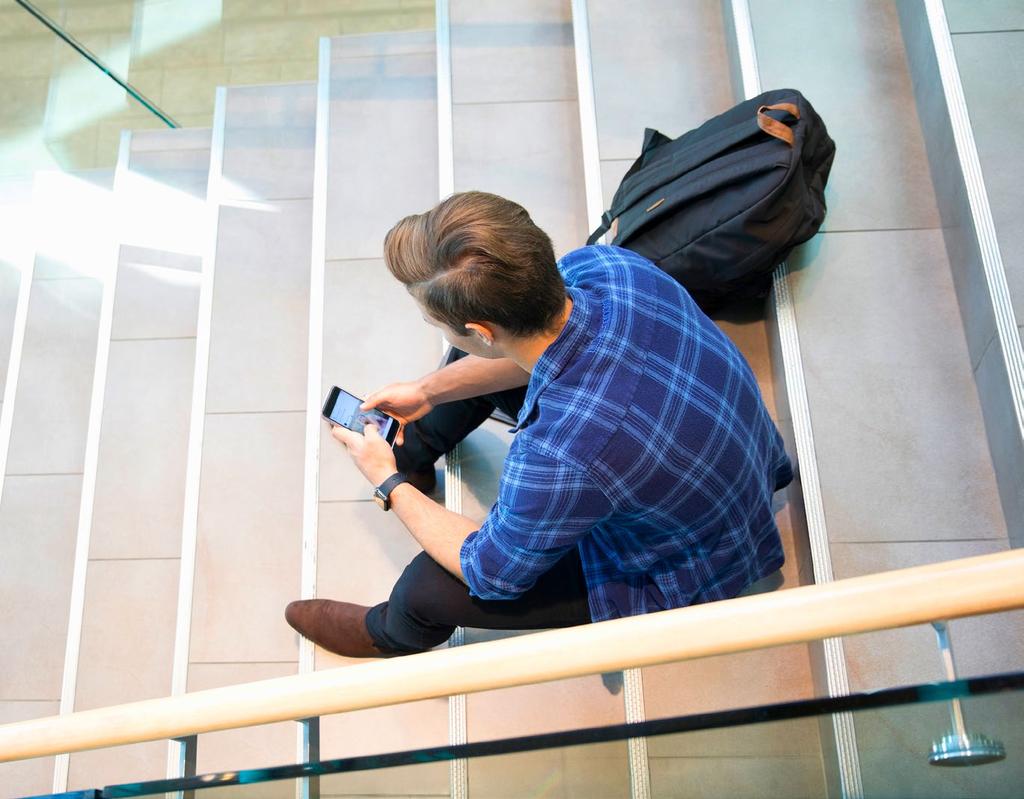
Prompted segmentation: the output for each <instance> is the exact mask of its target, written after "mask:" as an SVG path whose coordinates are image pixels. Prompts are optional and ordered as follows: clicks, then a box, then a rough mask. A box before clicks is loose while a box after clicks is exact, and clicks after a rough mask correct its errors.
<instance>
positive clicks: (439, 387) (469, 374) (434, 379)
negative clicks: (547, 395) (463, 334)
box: [421, 355, 530, 407]
mask: <svg viewBox="0 0 1024 799" xmlns="http://www.w3.org/2000/svg"><path fill="white" fill-rule="evenodd" d="M529 382H530V375H529V373H528V372H525V371H523V370H522V369H521V368H520V367H519V366H517V365H516V363H515V362H514V361H512V360H511V359H509V358H499V359H491V358H481V357H479V356H477V355H467V356H466V357H465V358H460V359H459V360H457V361H455V362H454V363H450V364H448V366H445V367H444V368H443V369H438V370H437V371H436V372H431V373H430V374H429V375H427V376H426V377H424V378H423V379H422V381H421V383H422V385H423V390H424V391H425V392H426V393H427V396H428V397H429V398H430V402H431V404H432V405H434V406H435V407H436V406H437V405H440V404H441V403H444V402H455V401H457V400H463V399H469V398H470V397H479V396H480V395H481V394H493V393H494V392H496V391H506V390H508V389H510V388H520V387H521V386H525V385H526V384H527V383H529Z"/></svg>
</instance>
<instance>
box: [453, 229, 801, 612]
mask: <svg viewBox="0 0 1024 799" xmlns="http://www.w3.org/2000/svg"><path fill="white" fill-rule="evenodd" d="M559 269H560V270H561V272H562V275H563V277H564V278H565V283H566V288H567V291H568V294H569V296H570V297H571V299H572V302H573V308H572V313H571V314H570V316H569V320H568V322H567V324H566V326H565V329H564V330H563V331H562V332H561V334H560V335H559V337H558V339H557V340H556V341H555V342H554V343H552V344H551V346H549V347H548V348H547V349H546V350H545V351H544V354H543V355H542V356H541V358H540V360H539V361H538V362H537V364H536V366H535V367H534V370H533V373H532V375H531V376H530V383H529V386H528V387H527V393H526V401H525V402H524V404H523V408H522V411H521V412H520V414H519V419H518V425H517V427H516V428H515V430H516V431H518V435H517V436H516V437H515V439H514V440H513V442H512V446H511V449H510V450H509V453H508V457H507V458H506V459H505V466H504V470H503V472H502V476H501V485H500V488H499V496H498V501H497V503H496V504H495V505H494V507H493V508H492V509H491V512H490V514H489V515H488V516H487V518H486V520H485V521H484V523H483V525H482V526H481V527H480V529H479V530H478V531H477V532H474V533H471V534H470V535H469V537H468V538H466V541H465V543H464V544H463V546H462V551H461V562H462V571H463V574H464V576H465V578H466V582H467V584H468V585H469V590H470V594H471V595H472V596H476V597H480V598H482V599H512V598H514V597H516V596H519V595H520V594H522V593H523V592H524V591H526V590H528V589H529V588H530V587H532V586H533V584H534V582H535V581H536V580H537V578H538V577H539V576H540V575H541V574H543V573H544V572H546V571H547V570H548V569H550V568H551V567H552V566H554V565H555V563H556V562H557V561H558V560H559V559H560V558H561V557H562V556H563V555H565V554H566V553H567V552H568V551H569V550H571V549H572V548H573V547H578V548H579V552H580V558H581V560H582V563H583V573H584V577H585V579H586V584H587V591H588V600H589V605H590V615H591V618H592V619H593V620H594V621H601V620H604V619H611V618H616V617H619V616H630V615H636V614H639V613H647V612H650V611H656V610H662V609H665V608H674V607H681V606H684V605H690V604H694V603H697V602H707V601H709V600H715V599H726V598H729V597H732V596H735V595H736V594H737V593H739V592H740V591H741V590H742V589H743V588H745V587H746V586H747V585H749V584H750V583H752V582H754V581H755V580H757V579H759V578H761V577H763V576H765V575H766V574H769V573H771V572H773V571H775V570H776V569H778V568H779V567H780V566H781V565H782V561H783V553H782V544H781V542H780V540H779V531H778V528H777V527H776V526H775V519H774V516H773V514H772V509H771V503H772V494H773V492H774V491H775V489H776V488H778V487H781V486H783V485H785V484H787V483H788V482H789V481H790V480H792V478H793V473H792V469H791V466H790V463H789V459H788V458H787V456H786V453H785V451H784V449H783V445H782V439H781V437H780V436H779V433H778V430H777V429H776V428H775V425H774V423H773V422H772V420H771V418H770V417H769V416H768V411H767V410H766V409H765V406H764V402H763V401H762V399H761V394H760V391H759V389H758V385H757V381H756V380H755V379H754V375H753V374H752V373H751V371H750V367H749V366H748V365H747V363H746V361H745V360H744V359H743V356H742V355H741V354H740V353H739V351H738V350H737V349H736V347H735V346H734V345H733V344H732V342H731V341H729V339H728V338H727V337H726V336H725V335H724V334H723V333H722V332H721V331H720V330H719V329H718V328H717V327H716V326H715V325H714V323H713V322H711V320H710V319H708V317H707V316H705V315H704V314H703V313H702V312H701V311H700V310H699V309H698V308H697V306H696V305H695V304H694V302H693V300H692V299H691V298H690V296H689V294H687V293H686V291H684V290H683V289H682V288H681V287H680V286H679V285H678V284H677V283H676V282H675V281H674V280H672V279H671V278H669V277H668V276H667V275H665V274H664V273H662V272H661V271H659V270H658V269H657V268H656V267H655V266H653V265H652V264H651V263H650V262H649V261H647V260H646V259H644V258H642V257H641V256H639V255H637V254H636V253H633V252H630V251H629V250H624V249H621V248H618V247H603V246H599V247H584V248H583V249H579V250H576V251H574V252H571V253H569V254H568V255H566V256H565V257H564V258H562V260H561V261H560V262H559Z"/></svg>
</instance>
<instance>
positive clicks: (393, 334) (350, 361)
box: [320, 260, 441, 500]
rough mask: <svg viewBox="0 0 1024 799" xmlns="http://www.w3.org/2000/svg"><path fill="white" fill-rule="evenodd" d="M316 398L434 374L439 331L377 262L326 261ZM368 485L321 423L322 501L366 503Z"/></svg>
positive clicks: (367, 391) (363, 394)
mask: <svg viewBox="0 0 1024 799" xmlns="http://www.w3.org/2000/svg"><path fill="white" fill-rule="evenodd" d="M324 292H325V294H324V350H323V352H324V355H323V357H324V360H323V385H322V391H321V395H322V396H323V397H326V396H327V393H328V391H330V389H331V387H332V386H335V385H336V386H338V387H340V388H342V389H344V390H345V391H348V392H350V393H352V394H355V395H356V396H357V397H366V396H368V395H369V394H370V393H371V392H373V391H375V390H377V389H379V388H381V387H383V386H385V385H387V384H388V383H393V382H398V381H402V380H415V379H416V378H418V377H421V376H422V375H425V374H427V373H428V372H432V371H433V370H434V369H435V368H436V367H437V364H438V361H439V359H440V356H441V334H440V332H438V331H437V330H436V329H435V328H433V327H431V326H430V325H428V324H426V323H425V322H424V321H423V318H422V317H421V315H420V312H419V310H418V308H417V307H416V304H415V302H413V300H412V298H411V297H410V296H409V293H408V292H407V291H406V290H405V288H404V287H403V286H402V284H401V283H399V282H398V281H397V280H395V279H394V278H393V277H392V276H391V273H390V272H388V271H387V268H386V267H385V266H384V262H383V261H382V260H368V261H331V262H328V264H327V268H326V277H325V289H324ZM369 490H370V489H369V488H368V484H367V482H366V480H365V479H364V478H363V476H362V475H361V474H359V472H358V470H357V469H356V468H355V466H354V465H353V464H352V459H351V458H350V457H349V456H348V454H347V453H346V452H345V450H344V448H343V447H342V446H341V445H340V444H339V443H338V442H337V441H335V440H334V439H333V438H331V435H330V430H329V428H328V426H327V424H326V423H324V424H323V425H322V427H321V432H320V499H321V500H363V499H367V497H368V491H369Z"/></svg>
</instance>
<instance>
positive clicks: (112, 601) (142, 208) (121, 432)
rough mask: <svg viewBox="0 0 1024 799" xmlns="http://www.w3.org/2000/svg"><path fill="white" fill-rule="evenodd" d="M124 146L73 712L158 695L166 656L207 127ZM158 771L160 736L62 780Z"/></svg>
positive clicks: (142, 137)
mask: <svg viewBox="0 0 1024 799" xmlns="http://www.w3.org/2000/svg"><path fill="white" fill-rule="evenodd" d="M125 146H127V147H128V148H129V150H128V155H127V157H126V158H124V159H123V165H124V169H123V171H122V172H120V173H119V174H118V177H117V181H116V184H115V190H116V193H117V197H116V199H117V201H118V203H119V208H120V211H121V213H122V214H123V219H124V223H125V225H124V229H123V231H122V233H121V234H120V239H121V242H122V243H121V247H120V256H119V260H118V264H117V275H116V283H115V286H116V288H115V295H114V301H113V306H112V309H111V313H112V318H111V324H110V331H111V341H110V343H109V348H110V349H109V359H108V362H107V370H106V374H105V375H104V379H105V381H106V388H105V392H104V405H103V412H102V415H101V416H100V419H99V423H100V425H101V430H100V440H99V448H98V456H97V462H96V476H95V494H94V498H93V505H92V518H91V527H90V529H89V552H88V555H89V559H88V562H87V566H86V568H87V573H86V591H85V595H84V602H83V609H82V614H81V620H80V623H81V629H82V632H81V648H80V655H79V659H78V666H77V669H78V671H77V680H76V683H75V686H74V691H75V694H74V709H75V710H88V709H91V708H96V707H104V706H108V705H114V704H118V703H121V702H129V701H135V700H142V699H150V698H156V697H160V696H166V695H167V694H168V693H169V690H170V686H171V668H172V663H173V653H174V635H175V632H174V631H175V616H176V611H177V604H178V596H177V595H178V582H179V566H180V556H181V529H182V508H183V504H184V494H185V472H186V459H187V444H188V429H189V417H190V412H191V405H192V378H193V373H194V371H195V335H196V313H197V311H198V302H199V286H200V274H199V270H200V268H201V263H202V262H201V257H200V255H199V253H200V252H201V246H202V243H203V241H202V230H203V228H204V224H203V223H204V221H205V213H204V211H205V195H206V181H207V175H208V173H209V163H210V131H209V130H202V129H199V130H189V129H179V130H168V131H140V132H137V133H134V134H132V135H131V136H130V137H128V138H127V140H125V141H123V142H122V147H125ZM197 228H198V231H197ZM166 764H167V745H166V744H165V743H163V742H153V743H148V744H142V745H138V746H132V747H121V748H118V749H107V750H100V751H96V752H84V753H79V754H76V755H73V756H72V757H71V759H70V764H69V771H68V773H69V783H68V785H69V787H70V788H72V789H85V788H89V787H93V786H96V785H105V784H111V783H114V782H119V781H124V780H126V779H130V780H152V779H160V778H162V777H164V776H166V768H167V765H166Z"/></svg>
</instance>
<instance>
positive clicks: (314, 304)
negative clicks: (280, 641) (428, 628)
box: [296, 36, 331, 799]
mask: <svg viewBox="0 0 1024 799" xmlns="http://www.w3.org/2000/svg"><path fill="white" fill-rule="evenodd" d="M330 92H331V40H330V38H329V37H326V36H324V37H322V38H321V39H320V42H319V53H318V73H317V89H316V95H317V101H316V144H315V148H314V157H313V232H312V257H311V261H310V281H309V350H308V352H309V364H308V369H307V375H306V380H307V382H306V465H305V474H304V477H303V480H304V483H303V497H302V577H301V596H302V599H313V598H314V597H316V570H317V544H318V535H319V521H320V424H321V421H320V401H321V381H322V380H323V367H324V294H325V279H326V271H325V270H326V258H327V168H328V157H329V147H330V124H331V109H330V96H331V95H330ZM314 653H315V647H314V646H313V643H312V641H310V640H309V639H307V638H304V637H301V636H300V639H299V673H300V674H310V673H312V672H313V670H314V668H315V660H314ZM319 724H320V720H319V718H312V719H305V720H303V721H300V722H299V728H298V751H297V757H298V762H300V763H308V762H310V761H311V760H314V759H317V758H319V754H320V753H319ZM296 796H297V799H317V797H318V796H319V778H318V777H303V778H302V779H301V780H299V781H298V782H297V784H296Z"/></svg>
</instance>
